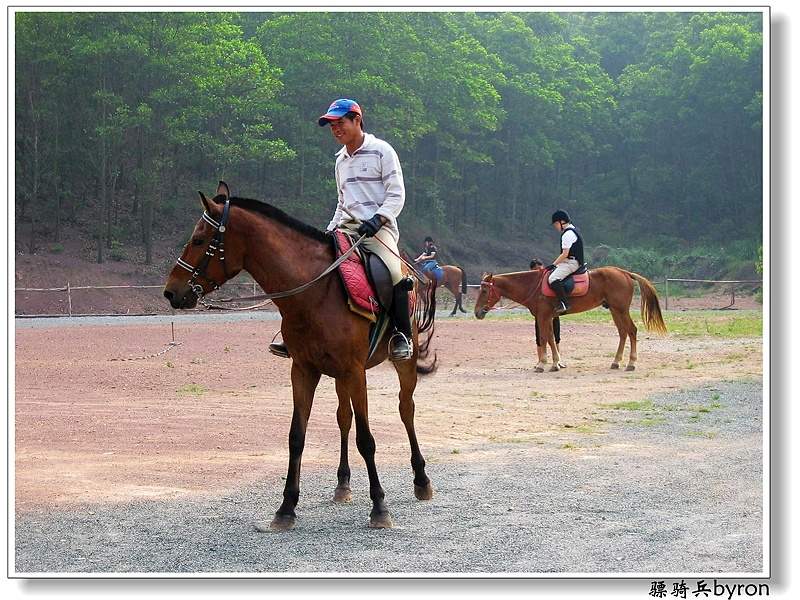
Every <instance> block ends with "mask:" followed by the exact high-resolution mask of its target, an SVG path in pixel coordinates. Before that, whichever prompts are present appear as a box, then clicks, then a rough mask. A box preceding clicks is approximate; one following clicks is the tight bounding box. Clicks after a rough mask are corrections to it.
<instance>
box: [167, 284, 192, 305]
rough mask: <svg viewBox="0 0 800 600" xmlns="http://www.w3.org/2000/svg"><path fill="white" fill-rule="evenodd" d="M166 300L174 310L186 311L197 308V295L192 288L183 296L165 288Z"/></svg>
mask: <svg viewBox="0 0 800 600" xmlns="http://www.w3.org/2000/svg"><path fill="white" fill-rule="evenodd" d="M164 298H166V299H167V300H169V304H170V306H172V308H178V309H185V308H194V307H195V306H197V294H195V293H194V292H193V291H192V290H191V288H190V289H187V290H186V291H185V292H183V293H182V294H180V293H177V292H173V291H172V290H170V289H169V288H164Z"/></svg>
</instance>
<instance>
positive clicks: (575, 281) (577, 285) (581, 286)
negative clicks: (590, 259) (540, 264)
mask: <svg viewBox="0 0 800 600" xmlns="http://www.w3.org/2000/svg"><path fill="white" fill-rule="evenodd" d="M543 277H544V279H542V294H543V295H545V296H549V297H551V298H556V297H557V296H556V293H555V292H554V291H553V289H552V288H551V287H550V282H549V281H547V273H545V274H544V275H543ZM564 291H565V292H566V293H567V296H569V297H573V296H585V295H586V294H588V293H589V267H588V265H587V264H586V263H583V264H582V265H581V266H580V267H579V268H578V270H577V271H575V272H574V273H573V274H572V275H569V276H568V277H567V278H566V279H564Z"/></svg>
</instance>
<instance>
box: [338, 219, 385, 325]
mask: <svg viewBox="0 0 800 600" xmlns="http://www.w3.org/2000/svg"><path fill="white" fill-rule="evenodd" d="M334 235H336V258H339V257H340V256H341V255H342V254H344V253H345V252H347V251H348V250H349V249H350V246H352V245H353V242H352V240H351V239H350V237H349V236H348V235H347V234H345V233H344V232H342V231H338V230H337V231H336V232H335V233H334ZM339 275H341V277H342V282H343V283H344V287H345V289H346V290H347V294H348V296H349V299H350V303H351V304H350V307H351V308H353V309H354V311H355V312H357V313H358V314H360V315H363V316H364V317H366V318H368V319H370V320H372V321H374V320H375V318H376V315H377V314H378V313H379V312H380V310H381V308H380V305H379V304H378V300H377V294H376V293H375V289H374V288H373V287H372V283H370V281H369V277H367V272H366V270H365V268H364V262H363V261H362V260H361V255H360V254H359V253H358V251H356V252H353V253H352V254H351V255H350V256H348V257H347V260H345V261H344V262H343V263H342V264H340V265H339ZM356 309H358V310H356Z"/></svg>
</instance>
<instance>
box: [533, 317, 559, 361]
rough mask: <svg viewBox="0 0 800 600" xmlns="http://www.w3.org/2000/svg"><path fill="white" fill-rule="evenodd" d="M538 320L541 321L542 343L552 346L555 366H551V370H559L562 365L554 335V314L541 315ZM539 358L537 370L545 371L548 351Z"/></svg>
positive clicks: (540, 333)
mask: <svg viewBox="0 0 800 600" xmlns="http://www.w3.org/2000/svg"><path fill="white" fill-rule="evenodd" d="M537 322H538V323H539V335H540V336H541V340H542V343H543V344H546V345H548V346H550V351H551V353H552V354H553V366H551V367H550V370H551V371H559V370H560V369H561V367H559V366H558V361H559V356H558V349H557V348H556V341H555V337H554V335H553V315H552V314H550V315H540V318H539V319H537ZM539 358H540V362H539V364H538V365H536V371H537V372H539V373H541V372H542V371H544V367H545V363H544V361H545V360H547V353H546V352H545V353H544V356H540V357H539ZM540 369H541V370H540Z"/></svg>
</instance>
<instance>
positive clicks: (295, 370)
mask: <svg viewBox="0 0 800 600" xmlns="http://www.w3.org/2000/svg"><path fill="white" fill-rule="evenodd" d="M319 378H320V373H319V371H315V370H311V369H305V368H303V367H300V366H298V364H297V363H293V364H292V397H293V400H294V411H293V412H292V426H291V428H290V429H289V472H288V473H287V475H286V487H285V488H284V490H283V503H282V504H281V506H280V508H279V509H278V511H277V512H276V513H275V518H274V519H272V523H270V525H269V527H270V528H272V529H279V530H286V529H292V528H293V527H294V524H295V520H296V518H297V515H296V514H295V512H294V509H295V507H296V506H297V501H298V500H299V498H300V461H301V459H302V456H303V447H304V446H305V442H306V426H307V425H308V417H309V416H310V415H311V405H312V403H313V402H314V391H315V390H316V389H317V384H318V383H319ZM256 529H258V530H259V531H266V530H267V527H264V526H262V525H258V524H257V525H256Z"/></svg>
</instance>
